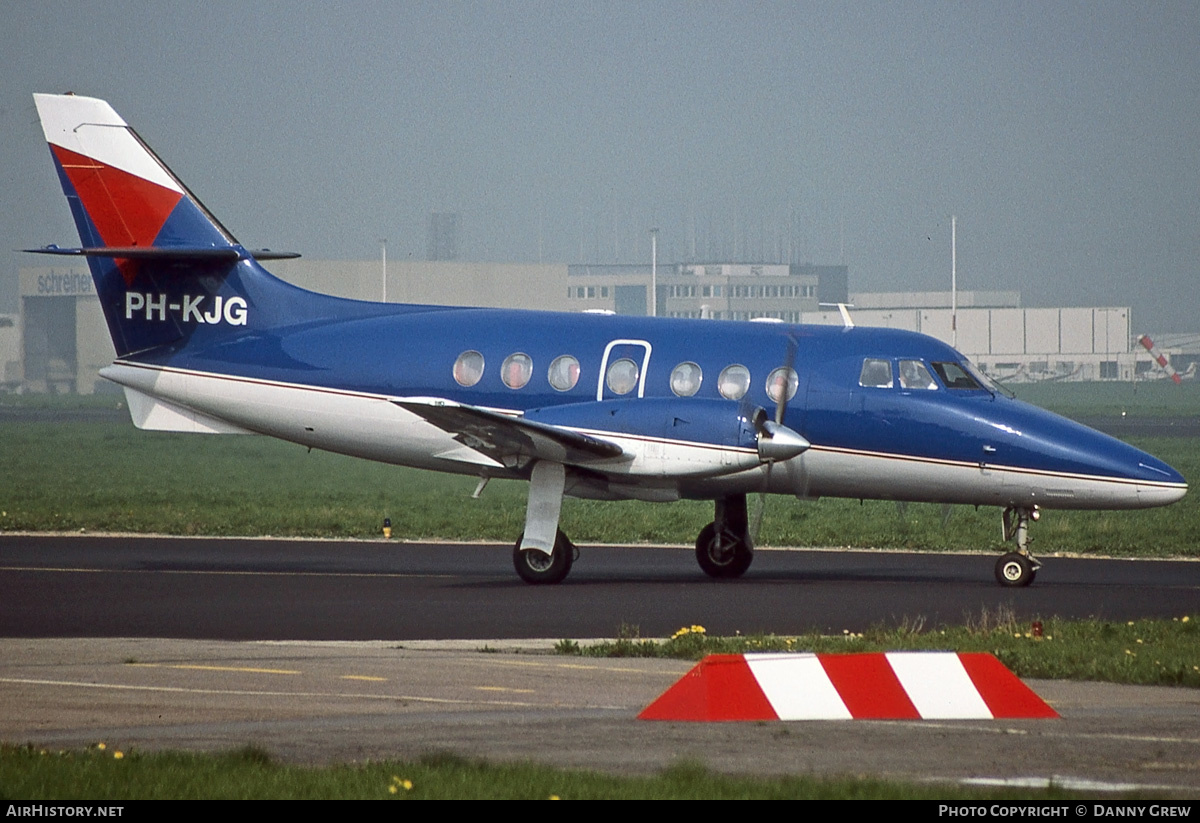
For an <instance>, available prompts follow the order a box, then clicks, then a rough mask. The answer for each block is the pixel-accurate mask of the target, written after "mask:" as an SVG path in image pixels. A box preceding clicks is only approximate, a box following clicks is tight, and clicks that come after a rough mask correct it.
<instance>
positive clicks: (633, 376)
mask: <svg viewBox="0 0 1200 823" xmlns="http://www.w3.org/2000/svg"><path fill="white" fill-rule="evenodd" d="M605 382H607V383H608V388H609V389H611V390H612V392H613V394H629V393H630V392H631V391H633V390H634V389H635V388H636V387H637V384H638V364H637V363H634V362H633V361H632V360H630V359H629V358H628V357H622V358H621V359H620V360H616V361H614V362H613V363H611V364H610V365H609V367H608V375H607V376H606V378H605Z"/></svg>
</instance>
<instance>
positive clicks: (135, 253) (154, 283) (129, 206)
mask: <svg viewBox="0 0 1200 823" xmlns="http://www.w3.org/2000/svg"><path fill="white" fill-rule="evenodd" d="M34 102H35V103H36V105H37V110H38V116H39V117H40V119H41V122H42V130H43V132H44V133H45V135H46V141H47V142H48V143H49V145H50V153H51V155H52V156H53V159H54V164H55V168H56V169H57V171H58V176H59V180H60V182H61V183H62V187H63V193H64V194H65V195H66V197H67V201H68V203H69V204H70V207H71V214H72V216H73V217H74V219H75V225H76V227H77V229H78V230H79V237H80V240H81V241H82V247H80V248H73V249H64V248H59V247H57V246H50V247H47V248H43V249H29V250H28V251H34V252H41V253H46V254H57V255H74V256H82V257H84V258H85V259H86V260H87V261H88V266H89V268H90V269H91V272H92V278H93V280H94V281H95V284H96V291H97V294H98V296H99V298H100V302H101V305H102V307H103V308H104V313H105V319H106V320H107V321H108V327H109V332H110V333H111V335H112V339H113V345H114V346H115V347H116V350H117V354H118V355H120V356H124V355H127V354H130V353H133V352H138V351H142V350H145V349H150V348H154V347H157V346H161V345H165V344H169V343H173V342H175V341H177V340H180V339H183V338H186V339H191V338H192V336H193V335H194V334H196V333H198V332H200V331H201V330H204V331H205V332H206V333H208V334H211V333H219V332H220V331H222V330H225V331H228V330H229V329H230V327H238V326H247V325H256V324H258V323H262V322H267V321H272V320H273V321H278V319H279V316H280V314H281V313H284V314H286V313H289V310H291V311H292V312H293V313H294V310H295V308H296V306H297V304H296V301H295V300H294V299H288V295H289V294H290V295H291V296H292V297H293V298H294V296H295V293H296V292H300V290H298V289H294V287H291V286H288V285H287V284H285V283H283V282H282V281H279V280H277V279H275V278H274V277H273V276H272V275H270V274H269V273H267V272H266V271H265V270H263V269H262V267H261V266H259V265H258V264H257V262H256V261H257V260H260V259H276V258H283V257H296V256H298V255H295V254H279V253H272V252H265V251H263V252H251V251H247V250H246V249H244V248H243V247H242V246H241V245H240V244H239V243H238V242H237V240H236V239H235V238H234V237H233V235H232V234H230V232H229V231H228V230H227V229H226V228H225V227H224V226H222V225H221V223H220V222H219V221H218V220H217V219H216V218H215V217H214V216H213V215H212V214H211V213H210V212H209V211H208V209H206V208H205V207H204V205H203V204H202V203H201V202H200V201H199V200H198V199H197V198H196V197H195V196H194V195H192V193H191V192H190V191H188V189H187V187H186V186H184V184H183V183H182V182H181V181H180V180H179V178H178V177H176V176H175V175H174V174H173V173H172V172H171V170H170V169H169V168H168V167H167V166H166V164H165V163H163V162H162V161H161V160H160V159H159V158H158V156H157V155H156V154H155V153H154V152H153V151H152V150H151V149H150V147H149V146H147V145H146V143H145V142H144V141H143V140H142V139H141V138H140V137H139V136H138V134H137V133H136V132H135V131H134V130H133V129H132V128H130V127H129V125H128V124H127V123H126V122H125V121H124V120H123V119H122V118H121V117H120V115H118V114H117V113H116V111H114V110H113V108H112V106H110V105H109V104H108V103H107V102H105V101H103V100H97V99H95V98H91V97H81V96H76V95H72V94H67V95H50V94H35V95H34ZM268 293H270V294H271V296H273V297H277V298H279V299H271V300H266V299H262V298H265V297H267V296H268ZM305 294H307V293H305ZM256 303H257V304H258V305H255V304H256Z"/></svg>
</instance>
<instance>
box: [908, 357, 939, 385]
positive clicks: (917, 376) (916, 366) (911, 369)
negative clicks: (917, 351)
mask: <svg viewBox="0 0 1200 823" xmlns="http://www.w3.org/2000/svg"><path fill="white" fill-rule="evenodd" d="M900 388H902V389H936V388H937V383H936V382H935V381H934V379H933V375H932V374H930V373H929V369H927V368H925V364H924V363H922V362H921V361H920V360H901V361H900Z"/></svg>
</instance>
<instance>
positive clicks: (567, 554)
mask: <svg viewBox="0 0 1200 823" xmlns="http://www.w3.org/2000/svg"><path fill="white" fill-rule="evenodd" d="M524 539H525V533H524V532H522V533H521V536H520V537H518V538H517V544H516V545H515V546H513V566H515V567H516V569H517V574H518V575H519V576H520V578H521V579H522V580H524V581H525V582H526V583H532V584H533V585H535V586H536V585H539V584H552V583H561V582H563V580H564V579H565V578H566V576H567V574H569V573H570V571H571V564H572V563H574V562H575V557H576V555H577V554H578V553H579V550H578V549H576V548H575V544H574V543H572V542H571V541H570V540H569V539H567V536H566V535H565V534H563V531H562V529H559V530H558V532H557V534H556V535H555V537H554V551H553V552H551V553H550V554H548V555H547V554H546V553H545V552H541V551H538V550H537V549H525V550H524V551H521V541H522V540H524Z"/></svg>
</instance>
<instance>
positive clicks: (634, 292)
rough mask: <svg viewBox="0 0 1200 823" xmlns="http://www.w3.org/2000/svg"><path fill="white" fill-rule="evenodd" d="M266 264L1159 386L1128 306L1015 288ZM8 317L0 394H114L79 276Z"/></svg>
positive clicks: (103, 333) (601, 269)
mask: <svg viewBox="0 0 1200 823" xmlns="http://www.w3.org/2000/svg"><path fill="white" fill-rule="evenodd" d="M268 268H269V269H270V271H272V272H273V273H275V274H276V275H278V276H279V277H281V278H283V279H284V280H287V281H289V282H291V283H294V284H296V285H298V286H301V287H303V288H307V289H311V290H313V291H319V292H324V293H327V294H334V295H338V296H341V297H349V298H355V299H360V300H386V301H390V302H398V303H400V302H402V303H431V304H441V305H461V306H487V307H496V308H522V309H544V310H549V311H606V312H615V313H618V314H632V315H646V314H650V313H651V310H652V308H653V309H654V310H655V313H656V314H658V315H659V316H662V317H695V318H709V319H711V320H713V321H714V322H720V321H722V320H751V321H759V322H773V321H782V322H788V323H825V324H841V323H842V322H843V319H842V317H841V314H840V312H839V311H838V310H837V309H836V308H832V307H830V305H829V304H836V303H848V304H852V305H853V306H854V308H853V309H851V316H852V318H853V321H854V322H855V323H856V324H857V325H863V326H888V327H892V328H902V329H909V330H912V331H919V332H922V333H925V334H929V335H932V336H934V337H937V338H939V339H941V340H944V341H946V342H948V343H952V344H955V345H957V348H959V349H960V350H961V351H962V352H963V353H964V354H966V355H967V356H968V357H970V358H971V359H972V360H973V361H974V362H975V363H977V364H979V365H980V367H981V368H983V369H984V370H985V371H987V372H988V373H990V374H992V375H994V376H996V377H997V378H999V379H1001V380H1011V381H1016V382H1028V381H1037V380H1103V381H1131V380H1139V379H1153V378H1157V377H1161V376H1163V372H1162V371H1161V369H1158V368H1157V367H1156V365H1155V364H1154V363H1153V361H1152V360H1151V358H1150V355H1149V353H1147V352H1146V351H1144V350H1143V349H1142V348H1141V347H1140V346H1137V345H1136V343H1135V342H1134V340H1133V338H1132V337H1131V332H1132V328H1131V313H1130V309H1129V308H1128V307H1115V308H1111V307H1110V308H1087V307H1083V308H1025V307H1022V306H1021V298H1020V293H1019V292H985V291H960V292H958V296H957V304H958V308H957V324H956V325H957V332H955V331H954V329H953V326H954V325H955V324H954V323H953V322H952V319H951V317H952V310H951V307H950V303H951V298H950V293H949V292H899V293H869V292H865V293H851V292H850V291H849V289H848V281H849V276H848V268H847V267H846V266H842V265H812V264H790V265H789V264H779V263H720V262H717V263H663V264H659V265H657V266H656V267H654V268H655V269H656V271H654V272H653V274H652V271H651V269H652V266H651V264H649V263H646V264H632V265H618V264H598V265H587V264H580V265H571V264H534V263H478V262H463V261H458V260H429V261H388V262H387V263H386V264H384V262H383V261H381V260H367V261H346V260H304V259H296V260H281V261H272V262H271V263H270V264H268ZM652 279H653V280H654V282H655V283H656V288H655V289H654V292H655V300H654V301H653V302H652V301H651V299H650V292H651V281H652ZM822 304H825V305H824V306H823V305H822ZM18 308H19V311H18V313H17V314H16V315H15V316H3V315H0V368H2V373H0V390H5V391H21V392H31V393H41V392H51V393H73V392H77V393H80V394H91V393H93V392H95V391H97V390H100V391H106V390H107V389H109V388H113V389H114V390H115V387H110V386H108V385H107V383H106V381H104V380H101V379H100V378H99V377H98V375H97V372H98V371H99V369H100V368H101V367H103V366H105V365H107V364H109V363H110V362H111V361H112V359H113V357H114V356H115V353H114V351H113V348H112V344H111V342H110V340H109V337H108V332H107V329H106V327H105V324H104V319H103V316H102V315H101V311H100V307H99V305H98V300H97V298H96V295H95V291H94V288H93V286H92V279H91V275H90V274H89V273H88V270H87V268H86V266H84V265H52V266H28V267H24V268H21V269H20V271H19V304H18ZM1167 353H1168V355H1170V353H1171V352H1170V351H1169V350H1168V352H1167ZM1176 354H1178V353H1176ZM1176 365H1177V367H1179V368H1181V369H1182V366H1181V364H1179V363H1176Z"/></svg>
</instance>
